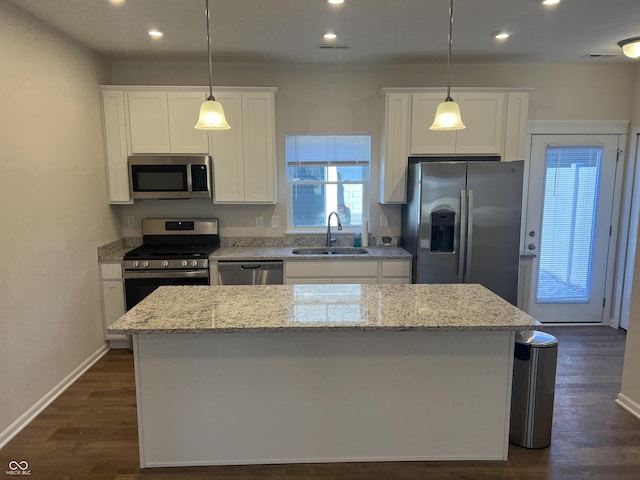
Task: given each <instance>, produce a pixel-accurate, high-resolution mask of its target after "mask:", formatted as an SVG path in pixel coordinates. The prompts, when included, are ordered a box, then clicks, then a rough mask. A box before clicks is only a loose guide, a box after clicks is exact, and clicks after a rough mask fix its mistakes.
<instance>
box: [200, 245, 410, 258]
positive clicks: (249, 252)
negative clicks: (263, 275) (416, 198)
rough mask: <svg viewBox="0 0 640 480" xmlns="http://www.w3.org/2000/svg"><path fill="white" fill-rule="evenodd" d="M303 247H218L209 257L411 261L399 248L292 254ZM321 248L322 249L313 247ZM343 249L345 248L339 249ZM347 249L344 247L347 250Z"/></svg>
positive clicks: (369, 248) (403, 250)
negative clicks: (393, 259) (329, 253)
mask: <svg viewBox="0 0 640 480" xmlns="http://www.w3.org/2000/svg"><path fill="white" fill-rule="evenodd" d="M296 248H302V249H304V248H305V247H224V246H223V247H220V248H219V249H218V250H216V251H215V252H214V253H212V254H211V256H210V257H209V259H210V260H212V261H218V260H318V259H322V260H339V259H343V260H344V259H349V260H354V259H361V260H371V259H385V258H387V259H391V258H395V259H404V260H411V255H410V254H409V252H407V251H406V250H405V249H403V248H399V247H365V248H366V250H367V251H368V253H365V254H349V253H346V254H340V255H326V254H315V255H308V254H305V255H298V254H295V253H292V252H293V250H294V249H296ZM314 248H323V247H314ZM339 248H342V249H344V248H345V247H339ZM348 248H349V247H346V250H348Z"/></svg>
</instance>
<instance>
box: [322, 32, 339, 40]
mask: <svg viewBox="0 0 640 480" xmlns="http://www.w3.org/2000/svg"><path fill="white" fill-rule="evenodd" d="M323 37H324V39H325V40H335V39H336V38H338V36H337V35H336V34H335V33H325V34H324V35H323Z"/></svg>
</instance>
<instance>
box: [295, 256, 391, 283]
mask: <svg viewBox="0 0 640 480" xmlns="http://www.w3.org/2000/svg"><path fill="white" fill-rule="evenodd" d="M285 283H286V284H302V283H369V284H375V283H378V262H377V261H375V260H374V261H350V260H333V261H328V262H326V261H289V260H287V262H286V263H285Z"/></svg>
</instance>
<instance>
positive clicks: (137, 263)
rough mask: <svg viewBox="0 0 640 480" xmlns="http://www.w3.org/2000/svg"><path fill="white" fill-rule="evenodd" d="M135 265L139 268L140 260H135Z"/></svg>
mask: <svg viewBox="0 0 640 480" xmlns="http://www.w3.org/2000/svg"><path fill="white" fill-rule="evenodd" d="M133 266H134V267H136V268H138V267H139V266H140V262H139V261H138V260H134V262H133Z"/></svg>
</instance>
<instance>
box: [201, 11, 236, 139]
mask: <svg viewBox="0 0 640 480" xmlns="http://www.w3.org/2000/svg"><path fill="white" fill-rule="evenodd" d="M205 13H206V16H207V60H208V62H209V96H208V97H207V100H206V101H205V102H204V103H203V104H202V105H201V106H200V117H199V118H198V123H196V125H195V127H194V128H197V129H198V130H229V129H230V128H231V127H230V126H229V124H228V123H227V119H226V118H225V116H224V109H223V108H222V104H221V103H220V102H218V101H217V100H216V98H215V97H214V96H213V83H212V80H211V77H212V75H211V70H212V67H211V63H212V62H211V32H210V24H211V19H210V15H209V0H205Z"/></svg>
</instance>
